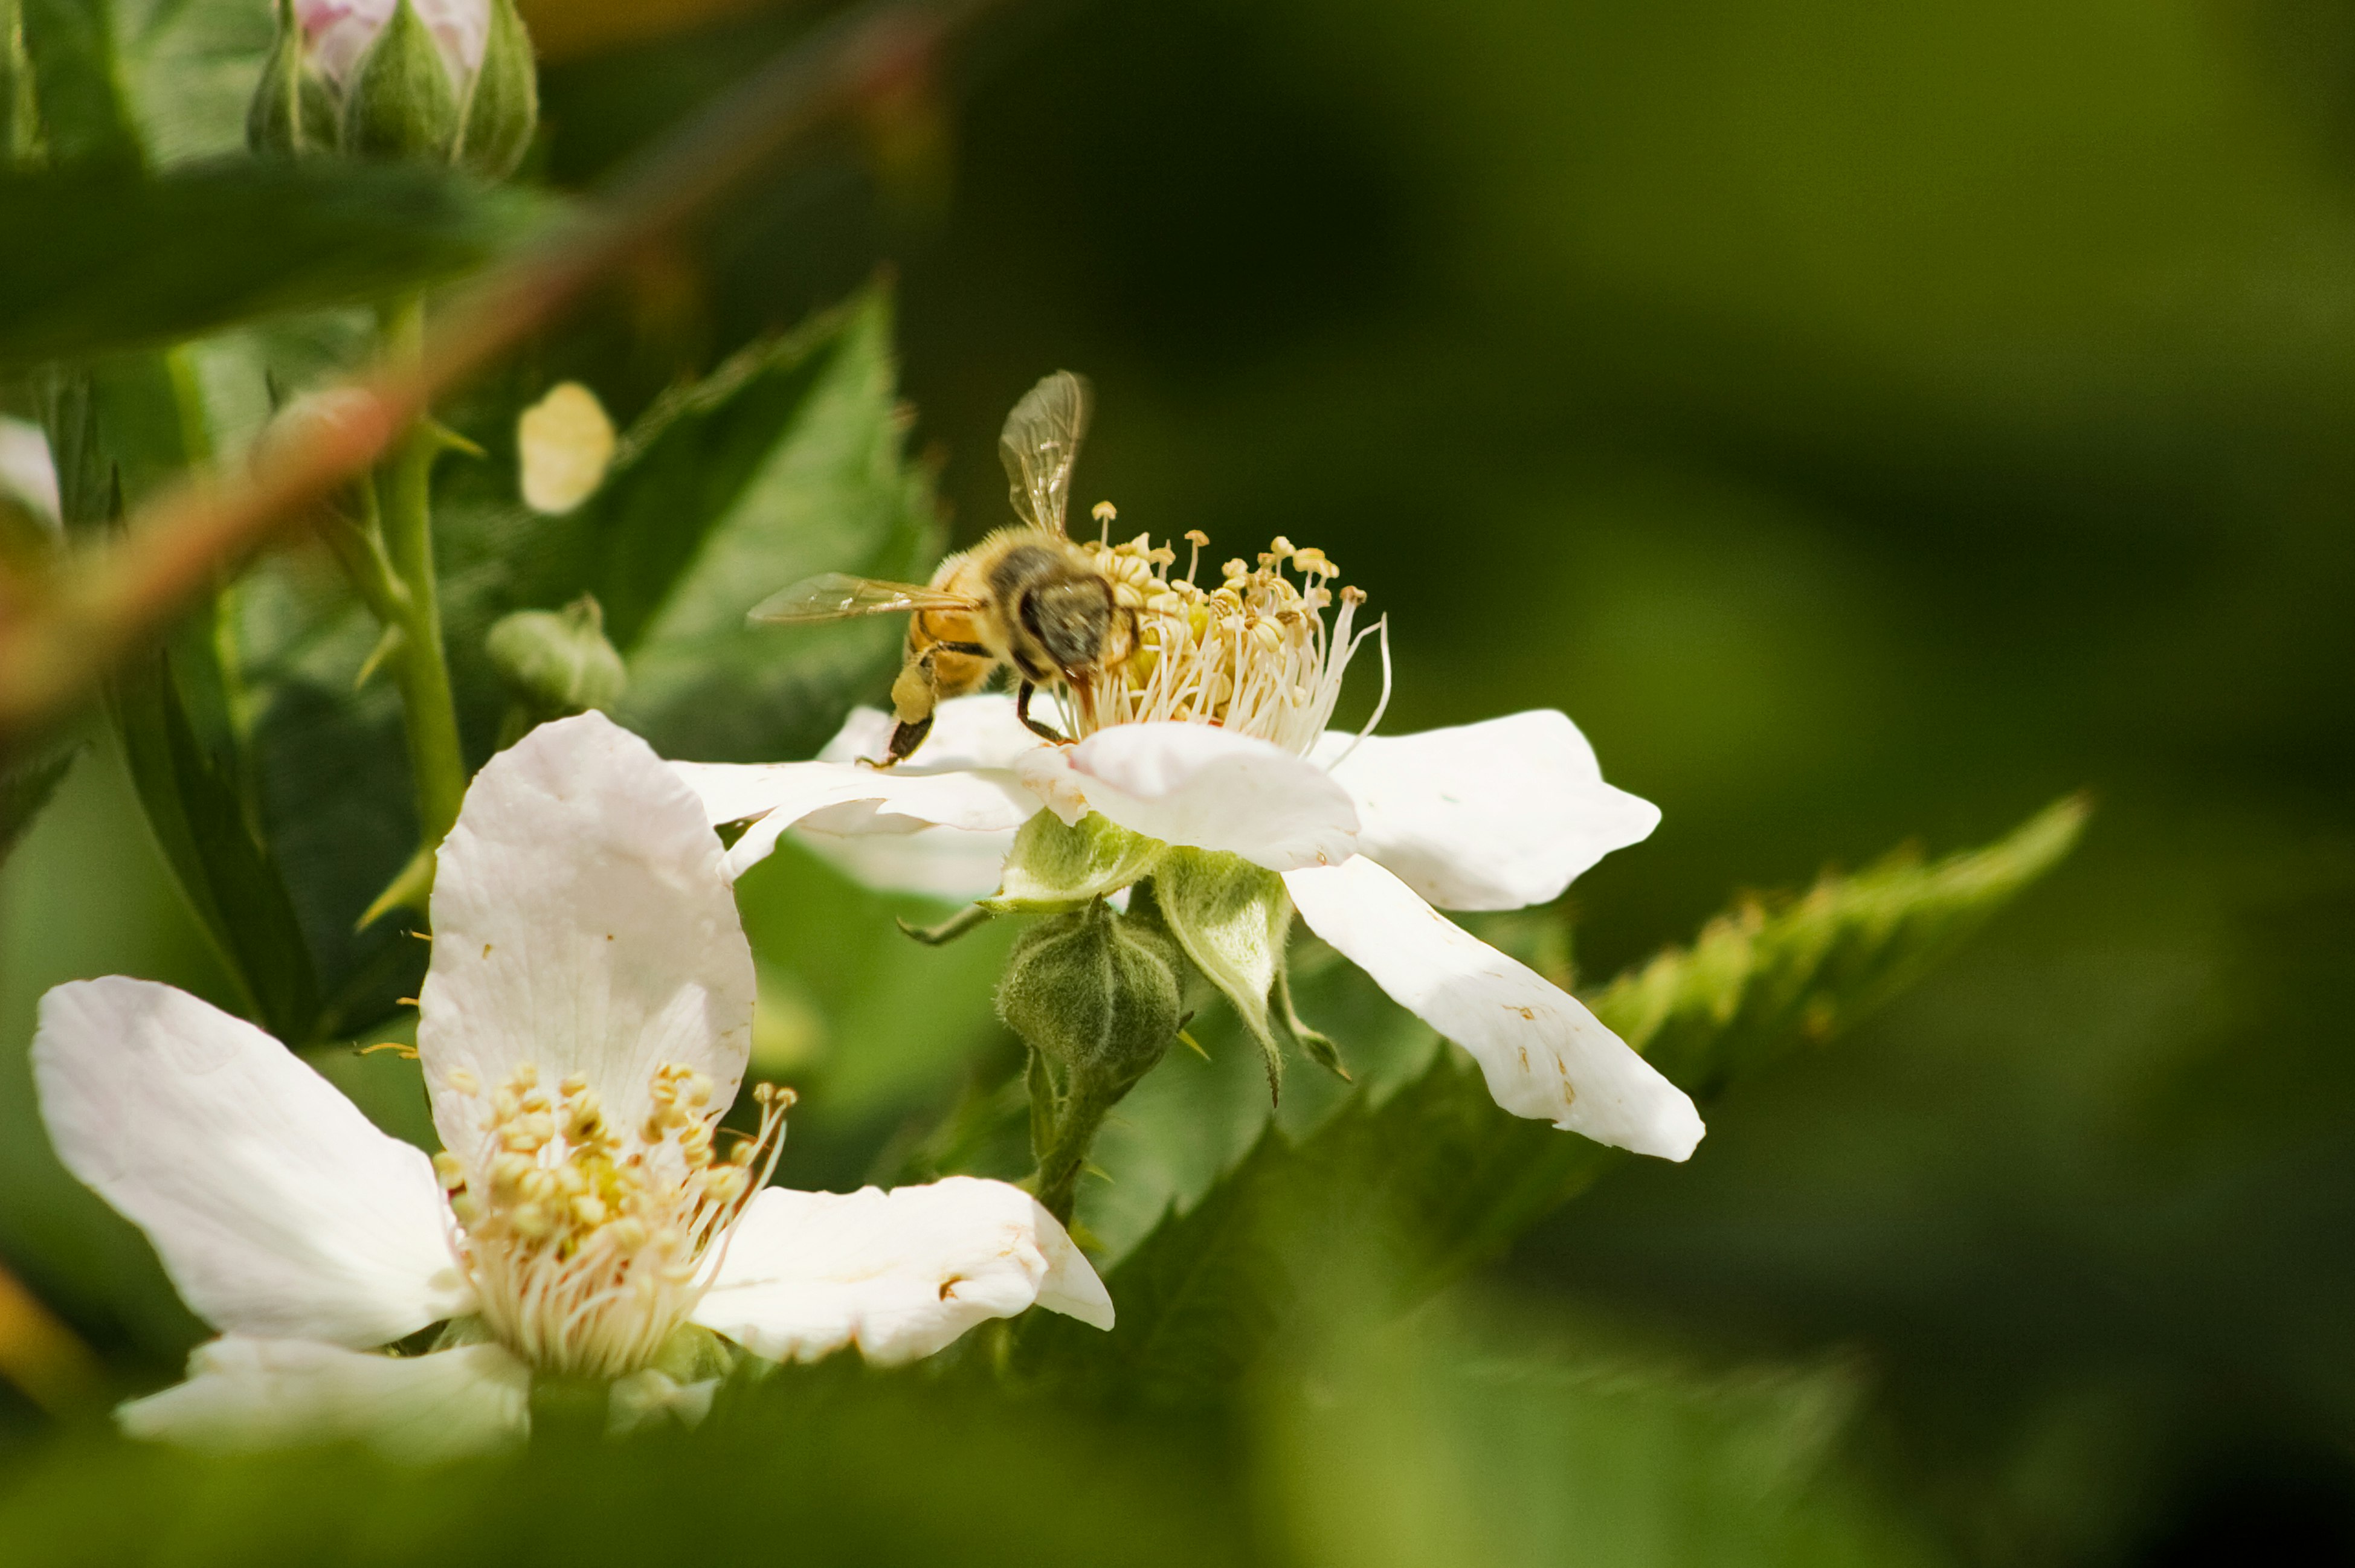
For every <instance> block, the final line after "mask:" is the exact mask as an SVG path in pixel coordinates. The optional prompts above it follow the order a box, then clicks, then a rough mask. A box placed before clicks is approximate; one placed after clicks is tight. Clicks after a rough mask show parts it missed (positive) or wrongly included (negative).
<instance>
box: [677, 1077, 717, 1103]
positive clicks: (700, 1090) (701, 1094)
mask: <svg viewBox="0 0 2355 1568" xmlns="http://www.w3.org/2000/svg"><path fill="white" fill-rule="evenodd" d="M680 1098H682V1099H684V1100H686V1101H687V1104H688V1105H690V1106H700V1105H708V1104H709V1103H710V1100H711V1080H710V1079H709V1078H708V1077H706V1076H704V1075H702V1074H701V1073H689V1074H688V1075H687V1078H686V1080H685V1082H684V1083H683V1084H682V1086H681V1093H680Z"/></svg>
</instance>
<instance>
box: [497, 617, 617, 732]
mask: <svg viewBox="0 0 2355 1568" xmlns="http://www.w3.org/2000/svg"><path fill="white" fill-rule="evenodd" d="M485 650H486V651H487V652H489V654H490V656H491V663H492V664H493V665H494V666H495V667H496V669H497V670H498V673H499V675H500V678H501V679H503V680H504V681H506V683H507V685H508V687H509V689H510V690H512V691H513V692H514V694H515V695H516V699H517V702H519V703H521V704H522V705H524V706H525V707H526V708H527V709H528V710H529V711H530V712H531V714H532V715H534V716H536V717H538V718H541V719H549V718H561V717H564V716H565V715H569V714H577V713H586V712H588V711H589V710H590V709H591V708H609V707H611V706H613V704H615V703H616V702H619V701H620V700H621V696H622V691H623V687H624V686H625V685H626V684H627V683H628V679H629V676H628V673H627V672H626V671H625V670H624V669H623V664H622V656H621V654H619V653H617V652H614V651H613V644H612V643H611V642H608V641H605V614H604V611H603V610H602V609H600V608H599V607H598V604H597V601H596V599H593V598H591V596H589V595H587V594H583V595H581V598H579V599H575V600H573V601H572V602H571V603H570V604H569V605H567V606H565V607H564V608H563V609H519V610H517V611H516V612H515V613H514V614H512V615H508V616H505V617H502V618H501V619H500V620H499V621H498V623H497V624H496V625H495V626H493V627H492V628H491V631H490V636H489V637H488V639H486V640H485Z"/></svg>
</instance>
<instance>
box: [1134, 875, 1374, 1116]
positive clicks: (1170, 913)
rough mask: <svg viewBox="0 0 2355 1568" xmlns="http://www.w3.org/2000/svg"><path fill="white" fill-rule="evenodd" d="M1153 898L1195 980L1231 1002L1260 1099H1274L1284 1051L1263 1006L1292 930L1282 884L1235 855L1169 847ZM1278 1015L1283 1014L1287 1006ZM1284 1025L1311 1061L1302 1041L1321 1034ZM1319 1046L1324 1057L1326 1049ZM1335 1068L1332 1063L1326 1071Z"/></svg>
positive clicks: (1279, 971)
mask: <svg viewBox="0 0 2355 1568" xmlns="http://www.w3.org/2000/svg"><path fill="white" fill-rule="evenodd" d="M1153 898H1154V902H1155V903H1156V905H1157V906H1159V908H1160V913H1161V918H1162V920H1163V922H1164V923H1165V924H1166V925H1167V927H1168V929H1169V934H1170V935H1171V936H1172V937H1175V938H1177V944H1178V946H1179V947H1181V948H1184V949H1185V950H1186V956H1187V957H1188V958H1189V959H1193V960H1194V967H1195V968H1196V969H1199V970H1201V971H1202V976H1203V978H1204V979H1206V980H1209V982H1210V983H1211V984H1212V985H1214V986H1217V987H1218V988H1219V990H1220V991H1223V992H1224V993H1225V994H1226V998H1227V1000H1228V1001H1231V1002H1232V1003H1234V1007H1235V1014H1236V1016H1237V1017H1239V1018H1241V1020H1242V1021H1243V1027H1245V1028H1246V1029H1249V1030H1250V1031H1251V1033H1252V1039H1254V1040H1257V1041H1258V1042H1259V1047H1260V1051H1261V1054H1263V1056H1264V1057H1265V1058H1266V1062H1267V1092H1268V1096H1269V1097H1270V1098H1275V1097H1278V1096H1279V1095H1280V1094H1281V1093H1282V1091H1283V1086H1284V1052H1283V1049H1282V1047H1281V1046H1280V1045H1279V1044H1278V1042H1277V1039H1276V1034H1275V1029H1276V1024H1275V1021H1274V1020H1273V1018H1272V1017H1271V1015H1270V1012H1269V1008H1268V999H1269V996H1270V994H1271V993H1272V992H1273V991H1274V990H1275V988H1276V984H1277V980H1278V977H1280V976H1281V975H1282V974H1283V973H1284V938H1286V937H1287V936H1289V935H1290V934H1291V930H1292V899H1291V897H1290V896H1289V895H1286V894H1285V892H1284V879H1283V878H1282V877H1280V876H1278V875H1276V874H1275V873H1273V872H1272V871H1270V870H1268V869H1267V868H1266V867H1265V866H1260V865H1253V864H1252V863H1251V862H1249V861H1247V860H1245V859H1243V858H1242V857H1241V856H1240V855H1232V854H1228V853H1224V852H1222V851H1218V850H1203V849H1193V848H1189V847H1177V848H1172V849H1170V850H1169V851H1168V852H1167V853H1166V854H1164V855H1163V856H1162V857H1161V860H1160V862H1159V863H1158V864H1157V865H1156V867H1155V870H1154V874H1153ZM1282 1011H1283V1012H1284V1013H1285V1014H1287V1015H1288V1014H1289V1013H1290V1012H1291V1008H1290V1006H1289V1004H1288V1002H1287V1004H1286V1006H1285V1007H1284V1009H1283V1010H1282ZM1284 1029H1285V1032H1286V1033H1291V1034H1295V1036H1296V1037H1298V1038H1299V1039H1300V1043H1301V1044H1302V1046H1303V1048H1304V1049H1305V1050H1307V1051H1308V1052H1309V1054H1311V1055H1316V1047H1315V1046H1314V1045H1311V1044H1308V1040H1309V1038H1310V1037H1312V1036H1313V1037H1314V1038H1316V1039H1318V1040H1323V1039H1324V1037H1323V1036H1322V1035H1318V1034H1316V1032H1315V1031H1314V1030H1303V1029H1301V1028H1300V1027H1299V1026H1298V1021H1297V1020H1296V1019H1293V1018H1291V1017H1289V1016H1287V1017H1286V1018H1285V1019H1284ZM1325 1044H1326V1047H1327V1049H1328V1050H1329V1049H1330V1048H1331V1044H1332V1043H1331V1042H1330V1041H1326V1042H1325ZM1318 1059H1319V1060H1320V1061H1321V1060H1323V1057H1321V1056H1319V1057H1318ZM1338 1062H1339V1058H1338V1057H1337V1056H1336V1057H1335V1058H1334V1060H1333V1062H1332V1063H1331V1064H1328V1065H1338Z"/></svg>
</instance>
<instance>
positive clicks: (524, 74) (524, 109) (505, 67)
mask: <svg viewBox="0 0 2355 1568" xmlns="http://www.w3.org/2000/svg"><path fill="white" fill-rule="evenodd" d="M490 23H491V30H490V37H489V38H488V40H487V41H486V42H485V46H484V48H483V69H480V70H478V71H476V72H475V73H474V87H473V89H472V90H470V91H469V92H468V93H467V95H466V107H465V111H464V117H463V118H464V128H463V129H461V130H460V132H458V159H457V161H458V162H459V163H460V164H463V165H464V167H465V168H466V169H468V170H469V171H471V172H472V173H474V174H477V175H482V176H483V177H484V178H485V179H487V180H503V179H505V178H506V177H507V176H508V175H511V174H514V173H515V171H516V165H517V164H520V163H522V162H523V155H524V153H525V152H526V151H527V149H528V148H529V147H530V146H531V136H532V132H533V131H534V130H535V129H537V128H538V124H539V72H538V69H537V68H536V67H534V65H533V64H532V58H531V35H530V34H529V33H527V32H526V31H525V30H524V25H523V17H522V16H519V15H518V14H517V11H516V8H515V0H491V16H490Z"/></svg>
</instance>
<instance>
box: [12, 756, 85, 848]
mask: <svg viewBox="0 0 2355 1568" xmlns="http://www.w3.org/2000/svg"><path fill="white" fill-rule="evenodd" d="M81 753H82V748H81V747H80V746H79V745H76V746H69V747H58V748H55V749H52V750H48V751H45V752H37V753H36V754H35V755H33V756H30V757H20V758H5V757H0V865H5V864H6V863H8V852H9V851H11V850H13V849H15V848H16V841H17V840H18V839H20V838H23V837H24V836H25V830H26V829H27V828H28V827H30V826H32V824H33V819H34V818H35V817H37V816H38V815H39V814H40V811H41V808H42V807H44V806H46V805H48V803H49V797H50V796H51V795H52V794H54V793H56V792H57V788H58V786H59V784H60V783H62V782H63V781H64V779H65V776H66V774H67V773H68V772H69V771H70V770H71V769H72V768H73V765H74V758H78V757H80V755H81Z"/></svg>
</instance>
